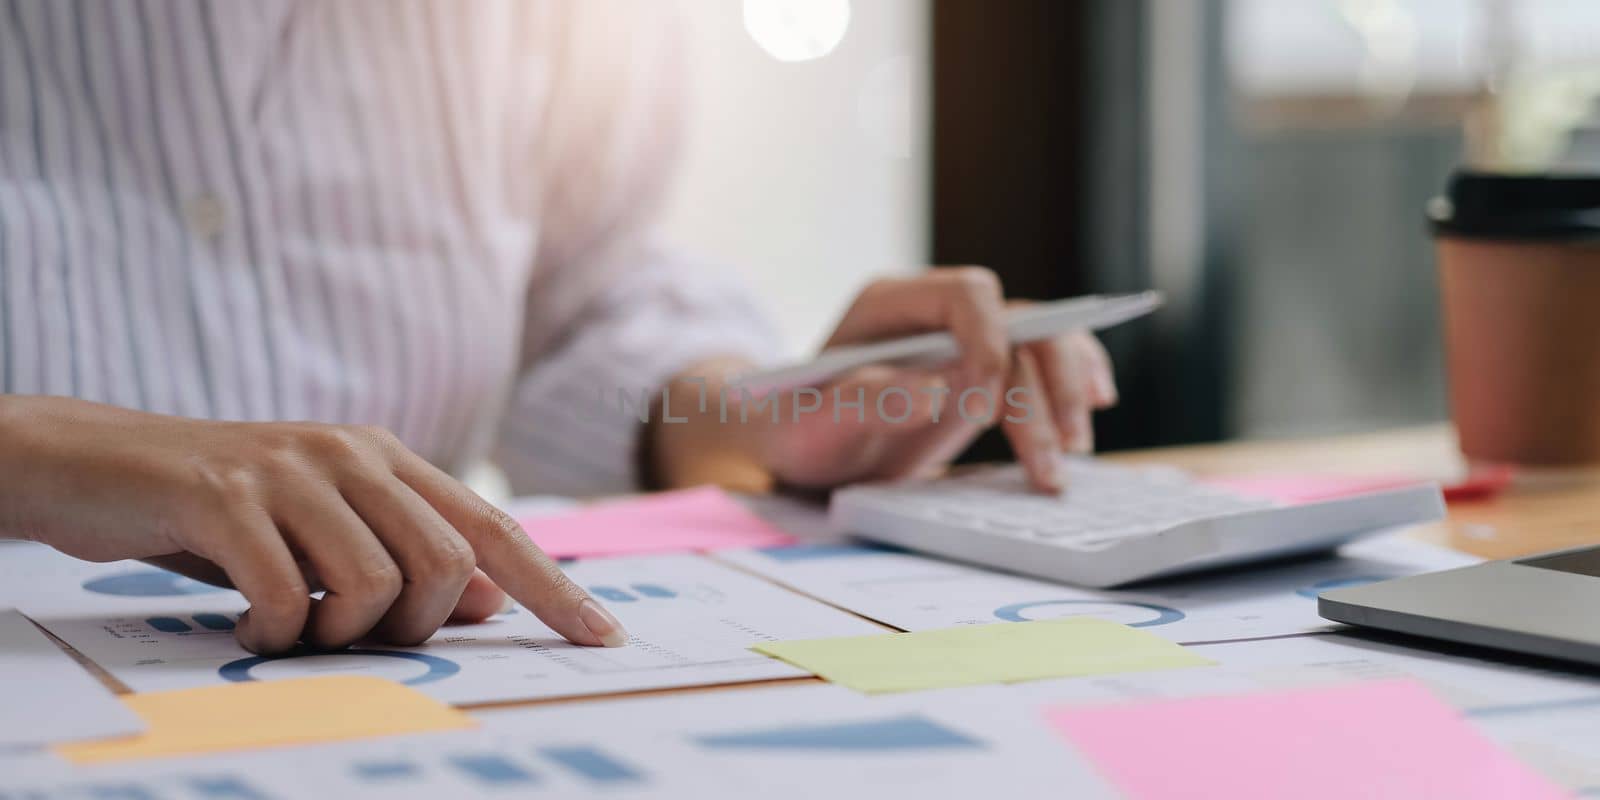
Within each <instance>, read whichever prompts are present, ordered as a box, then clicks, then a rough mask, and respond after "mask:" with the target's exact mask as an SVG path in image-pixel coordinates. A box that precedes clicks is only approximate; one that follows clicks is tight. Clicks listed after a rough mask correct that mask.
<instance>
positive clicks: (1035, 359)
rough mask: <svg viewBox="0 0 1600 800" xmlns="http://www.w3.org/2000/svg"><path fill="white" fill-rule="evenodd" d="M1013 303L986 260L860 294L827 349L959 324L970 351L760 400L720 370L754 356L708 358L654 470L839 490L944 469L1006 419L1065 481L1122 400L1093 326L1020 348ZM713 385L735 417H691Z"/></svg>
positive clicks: (672, 402)
mask: <svg viewBox="0 0 1600 800" xmlns="http://www.w3.org/2000/svg"><path fill="white" fill-rule="evenodd" d="M1007 306H1008V302H1007V301H1006V299H1005V298H1004V296H1003V293H1002V292H1001V287H1000V281H999V279H998V278H996V277H995V275H994V273H993V272H990V271H989V270H987V269H983V268H981V267H958V268H944V269H934V270H930V271H928V272H927V273H924V274H922V275H919V276H916V277H911V278H896V279H888V280H881V281H877V282H875V283H873V284H872V285H870V286H868V287H867V288H866V289H865V290H863V291H862V292H861V294H860V295H859V296H858V297H857V298H856V301H855V303H854V304H852V305H851V307H850V309H849V311H847V312H846V313H845V315H844V318H843V319H842V320H841V321H840V322H839V325H838V327H837V328H836V329H835V331H834V333H833V335H832V336H831V337H830V338H829V339H828V342H827V345H826V346H827V347H834V346H839V345H849V344H861V343H864V342H872V341H879V340H883V339H890V338H895V337H900V336H909V335H912V334H917V333H926V332H929V331H948V332H949V333H950V334H951V335H953V336H954V337H955V339H956V341H957V343H958V345H959V346H960V350H961V359H960V361H959V362H957V363H955V364H952V365H949V366H947V367H943V368H938V369H921V368H902V367H888V366H872V367H864V368H862V369H859V370H856V371H854V372H852V373H849V374H847V375H844V376H842V377H840V378H839V379H838V380H836V381H834V382H833V383H831V384H829V385H827V386H822V387H817V388H812V389H801V390H785V391H782V392H777V393H775V394H774V395H773V396H771V397H770V398H763V399H761V400H762V402H761V403H759V404H754V403H752V402H750V398H747V397H745V396H744V395H742V394H741V393H740V391H739V389H738V387H737V384H732V385H727V384H723V383H722V381H721V380H719V379H718V378H717V376H718V375H722V374H731V373H736V372H738V371H739V369H740V367H741V366H742V365H740V364H730V363H716V362H712V363H708V364H705V365H701V366H700V367H699V368H696V369H693V370H690V371H689V372H688V374H687V375H686V376H685V379H684V380H682V381H679V382H676V383H675V384H674V386H671V387H668V390H667V393H668V404H667V405H668V408H669V410H671V412H672V413H673V414H674V415H679V414H683V415H686V416H687V420H686V422H684V421H683V420H682V419H680V420H678V421H679V422H683V424H665V423H664V422H663V421H662V420H660V419H658V420H657V421H656V423H654V424H653V427H652V430H651V433H652V435H653V436H654V437H655V438H654V439H653V443H654V448H655V449H654V453H653V454H652V459H651V464H649V465H648V466H650V467H651V468H652V469H654V471H655V473H654V476H655V477H656V478H657V481H658V482H659V483H662V484H665V485H681V484H686V483H695V482H704V481H708V480H709V481H714V482H722V483H732V484H737V485H740V486H741V487H748V486H752V485H754V484H755V483H756V481H754V480H752V479H750V476H751V475H752V474H754V473H756V472H759V471H763V470H764V471H765V473H766V474H767V475H770V476H771V477H775V478H776V479H778V480H781V481H783V482H785V483H788V484H791V485H798V486H805V487H831V486H838V485H841V484H845V483H850V482H854V481H862V480H886V479H895V478H902V477H908V476H913V475H920V474H924V473H928V472H931V471H935V470H937V469H940V468H942V467H943V466H944V465H945V464H947V463H949V461H950V460H951V459H953V458H955V457H956V456H957V455H958V454H960V452H961V451H962V450H963V449H964V448H966V446H967V445H968V444H970V443H971V442H972V440H973V439H974V438H975V437H976V436H977V435H978V434H979V433H981V432H982V431H983V430H985V429H986V428H988V427H990V426H992V425H996V424H998V425H1000V426H1001V428H1002V429H1003V430H1004V431H1005V434H1006V437H1007V438H1008V439H1009V440H1010V442H1011V445H1012V447H1013V449H1014V450H1015V451H1016V454H1017V458H1018V460H1019V461H1021V462H1022V464H1023V467H1024V469H1025V470H1026V472H1027V474H1028V477H1029V480H1030V481H1031V482H1032V484H1033V485H1034V487H1035V488H1036V489H1038V490H1040V491H1047V492H1053V491H1058V490H1060V489H1061V488H1062V483H1061V480H1062V479H1061V476H1060V475H1058V474H1057V466H1058V458H1059V456H1060V455H1061V453H1062V452H1063V451H1069V452H1075V453H1086V452H1089V451H1090V450H1092V449H1093V447H1094V429H1093V427H1092V425H1091V423H1090V415H1091V413H1092V412H1094V411H1096V410H1099V409H1104V408H1108V407H1110V406H1112V405H1114V404H1115V403H1116V401H1117V390H1116V384H1115V382H1114V381H1113V379H1112V373H1111V362H1110V359H1109V358H1108V357H1107V356H1106V352H1105V349H1104V348H1102V347H1101V346H1100V343H1099V341H1098V340H1096V339H1095V338H1094V337H1093V336H1091V335H1089V334H1088V333H1082V332H1079V333H1072V334H1068V335H1066V336H1062V337H1059V338H1055V339H1047V340H1042V341H1038V342H1032V343H1029V344H1026V345H1023V346H1021V347H1017V348H1012V347H1011V346H1010V344H1009V343H1008V342H1007V338H1006V332H1005V310H1006V308H1007ZM702 378H705V379H706V380H704V381H702ZM691 383H692V384H693V386H690V384H691ZM708 384H709V386H710V387H711V388H712V391H713V392H720V393H721V394H725V395H726V396H727V397H729V398H731V399H732V400H733V401H734V402H733V404H732V406H730V407H731V408H733V409H734V410H733V411H731V412H730V413H728V414H727V415H723V414H721V411H720V408H719V407H718V403H712V404H711V406H712V408H711V409H710V412H711V413H698V414H696V413H691V412H692V411H693V410H694V409H696V408H698V402H699V400H700V399H701V398H704V397H705V393H706V391H707V386H708ZM741 404H742V406H743V409H739V408H738V406H739V405H741ZM741 411H742V413H741ZM741 464H743V465H745V468H743V469H741V468H740V465H741Z"/></svg>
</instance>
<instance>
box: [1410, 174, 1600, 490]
mask: <svg viewBox="0 0 1600 800" xmlns="http://www.w3.org/2000/svg"><path fill="white" fill-rule="evenodd" d="M1428 214H1429V217H1430V218H1431V220H1432V223H1433V231H1434V237H1435V241H1436V244H1437V249H1438V263H1439V284H1440V292H1441V295H1442V300H1443V307H1444V339H1445V350H1446V364H1447V367H1448V369H1449V379H1450V406H1451V416H1452V417H1453V418H1454V420H1455V424H1456V430H1457V433H1458V435H1459V437H1460V442H1461V451H1462V454H1463V455H1465V456H1466V457H1467V458H1468V459H1470V460H1473V461H1487V462H1502V463H1512V464H1525V465H1532V466H1578V465H1596V464H1600V175H1596V176H1593V177H1589V176H1577V175H1571V176H1511V175H1501V174H1491V173H1482V172H1458V173H1457V174H1455V175H1454V176H1452V177H1451V180H1450V185H1449V189H1448V191H1447V192H1446V193H1445V194H1444V195H1443V196H1441V197H1437V198H1435V199H1434V200H1433V201H1432V202H1431V203H1430V205H1429V209H1428Z"/></svg>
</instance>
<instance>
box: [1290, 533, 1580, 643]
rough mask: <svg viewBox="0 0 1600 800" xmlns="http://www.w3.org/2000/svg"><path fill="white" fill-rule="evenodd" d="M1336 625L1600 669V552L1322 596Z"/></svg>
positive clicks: (1568, 553)
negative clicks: (1445, 641)
mask: <svg viewBox="0 0 1600 800" xmlns="http://www.w3.org/2000/svg"><path fill="white" fill-rule="evenodd" d="M1317 611H1318V613H1320V614H1321V615H1322V616H1323V617H1325V618H1327V619H1331V620H1333V621H1335V622H1344V623H1348V624H1350V625H1359V626H1363V627H1368V628H1378V629H1381V630H1386V631H1394V632H1397V633H1405V634H1412V635H1415V636H1426V637H1428V638H1432V639H1443V640H1447V641H1451V642H1460V643H1463V644H1472V645H1479V646H1483V647H1492V648H1496V649H1500V650H1509V651H1513V652H1517V653H1525V654H1530V655H1540V656H1548V657H1551V658H1559V659H1566V660H1569V661H1579V662H1583V663H1586V664H1591V665H1596V666H1600V546H1587V547H1580V548H1575V549H1571V550H1560V551H1557V552H1554V553H1545V554H1542V555H1536V556H1529V557H1526V558H1513V559H1507V560H1505V561H1491V562H1488V563H1486V564H1478V565H1475V566H1471V567H1462V568H1460V569H1452V570H1445V571H1443V572H1433V573H1429V574H1426V575H1415V576H1412V577H1409V578H1399V579H1396V580H1390V581H1383V582H1381V583H1371V584H1366V585H1364V586H1354V587H1346V588H1342V589H1333V590H1330V591H1326V592H1323V593H1322V594H1321V595H1320V596H1319V597H1318V599H1317Z"/></svg>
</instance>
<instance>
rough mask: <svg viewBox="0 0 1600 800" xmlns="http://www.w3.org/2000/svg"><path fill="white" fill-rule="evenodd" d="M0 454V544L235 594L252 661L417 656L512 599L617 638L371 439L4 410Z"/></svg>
mask: <svg viewBox="0 0 1600 800" xmlns="http://www.w3.org/2000/svg"><path fill="white" fill-rule="evenodd" d="M0 440H3V441H5V442H6V443H7V447H6V448H3V449H0V481H3V482H4V483H5V484H6V486H7V487H8V489H7V491H6V492H4V493H3V501H4V502H3V506H0V535H5V536H11V537H17V538H28V539H34V540H37V541H40V542H43V543H45V544H49V545H51V546H53V547H55V548H56V549H58V550H61V551H63V552H66V553H68V554H69V555H73V556H77V557H79V558H85V559H89V560H93V561H111V560H116V559H127V558H137V559H145V560H148V561H151V562H153V563H158V564H160V565H161V566H164V567H167V568H171V569H175V570H178V571H180V572H183V573H185V574H188V575H189V576H191V577H194V578H197V579H200V580H206V581H211V582H217V583H222V584H224V585H229V586H232V587H234V588H236V589H238V590H239V592H240V593H242V594H243V595H244V596H245V598H246V599H247V600H248V601H249V602H250V610H249V611H248V612H246V613H245V614H244V615H243V616H242V617H241V618H240V620H239V624H238V625H237V626H236V628H235V629H234V633H235V635H236V636H237V637H238V640H239V643H240V644H241V645H243V646H244V647H245V648H247V649H249V650H251V651H253V652H256V653H262V654H273V653H281V652H284V651H286V650H289V649H291V648H293V647H295V646H296V645H298V644H302V643H303V644H305V645H308V646H312V647H317V648H341V647H345V646H348V645H350V644H352V643H354V642H356V641H358V640H361V639H364V638H369V637H371V638H376V639H379V640H382V641H385V642H389V643H392V644H401V645H411V644H419V643H421V642H422V641H424V640H426V639H427V638H428V637H429V636H431V635H433V633H434V631H435V630H437V629H438V628H439V626H440V625H443V624H444V623H445V621H447V620H449V619H457V620H469V621H476V620H481V619H483V618H485V617H487V616H489V615H491V614H493V613H495V612H496V611H498V610H499V609H500V608H501V607H502V606H503V605H504V603H505V595H506V594H509V595H510V596H511V597H512V598H514V599H515V600H516V601H517V602H519V603H521V604H522V605H523V606H525V607H526V608H527V609H528V610H529V611H531V612H533V613H534V614H535V615H536V616H538V617H539V619H541V620H543V621H544V623H545V624H546V625H548V626H550V627H551V628H552V629H553V630H555V631H556V632H557V633H559V634H561V635H562V636H564V637H566V638H567V639H568V640H570V641H572V642H574V643H577V644H585V645H613V646H614V645H620V644H622V643H624V642H625V641H626V638H627V634H626V633H625V632H624V630H623V628H622V626H621V624H620V623H618V622H617V620H616V618H615V617H613V616H612V615H611V614H610V613H609V612H607V611H606V610H605V609H604V608H603V607H602V606H600V605H599V603H597V602H596V601H595V600H594V599H593V598H591V597H589V596H588V594H587V593H585V592H584V591H583V589H581V588H579V587H578V586H577V585H576V584H574V583H573V582H572V581H571V580H568V579H567V577H566V576H565V575H564V574H562V572H561V570H560V568H559V567H557V566H556V565H555V563H554V562H552V561H551V560H550V559H549V558H548V557H546V556H545V554H544V553H543V552H542V551H541V550H540V549H539V548H538V546H537V545H535V544H534V543H533V541H532V540H530V539H529V538H528V536H527V534H526V533H524V532H523V530H522V528H521V527H520V526H519V525H517V523H516V522H514V521H513V520H512V519H511V518H510V517H508V516H506V515H505V514H504V513H503V512H501V511H499V510H498V509H496V508H494V507H493V506H491V505H489V504H488V503H486V502H485V501H483V500H482V499H481V498H479V497H478V496H477V495H476V494H474V493H473V492H472V491H471V490H470V489H467V488H466V487H465V486H463V485H461V484H460V483H459V482H457V481H456V480H455V479H453V478H451V477H450V476H448V475H446V474H445V473H443V472H441V471H440V470H439V469H438V468H436V467H434V466H433V465H432V464H429V463H428V462H427V461H425V460H423V459H422V458H420V457H418V456H417V455H416V454H414V453H412V452H411V451H410V450H408V449H407V448H406V447H405V446H404V445H402V444H401V443H400V442H399V441H398V440H397V439H395V437H394V436H392V435H391V434H389V433H388V432H386V431H384V430H381V429H377V428H362V427H351V426H338V425H321V424H310V423H240V422H211V421H202V420H194V419H183V418H178V417H167V416H161V415H156V414H147V413H143V412H137V411H129V410H125V409H119V408H114V407H111V406H105V405H99V404H96V403H88V402H83V401H79V400H72V399H68V398H59V397H24V396H5V397H0ZM502 590H503V591H502ZM319 591H320V592H322V596H321V597H320V598H315V597H313V596H312V595H313V593H314V592H319Z"/></svg>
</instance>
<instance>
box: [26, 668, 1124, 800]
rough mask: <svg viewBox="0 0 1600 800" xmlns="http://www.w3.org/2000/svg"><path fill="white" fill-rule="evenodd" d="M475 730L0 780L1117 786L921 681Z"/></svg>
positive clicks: (253, 794) (985, 701) (1002, 791)
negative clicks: (886, 692)
mask: <svg viewBox="0 0 1600 800" xmlns="http://www.w3.org/2000/svg"><path fill="white" fill-rule="evenodd" d="M476 716H477V717H478V718H479V719H480V721H481V723H482V727H481V728H480V729H479V730H476V731H464V732H459V733H450V734H422V735H415V736H403V737H389V738H383V739H373V740H368V741H364V742H342V743H335V744H327V745H321V746H317V747H314V748H312V747H296V748H282V749H274V750H265V751H257V752H254V753H245V754H230V755H218V756H205V757H189V758H182V759H167V760H160V761H151V762H145V763H140V764H128V765H117V766H108V767H101V768H96V769H95V770H94V771H92V772H83V771H78V772H72V771H69V770H67V769H64V768H62V767H60V766H59V765H52V764H49V763H43V762H39V761H37V760H35V761H30V762H23V763H9V764H8V763H6V762H5V761H4V760H0V769H4V770H5V771H6V775H7V779H6V780H5V782H4V783H5V786H6V789H7V790H11V789H16V790H18V791H19V792H22V793H24V794H23V796H29V795H27V794H26V792H38V793H39V794H41V795H42V796H47V797H56V796H63V795H64V796H70V797H200V798H216V799H218V800H220V798H252V800H276V799H277V798H298V797H339V798H350V797H356V798H360V797H373V798H383V800H394V799H395V798H410V797H417V798H441V797H450V798H454V797H478V796H487V795H493V796H506V797H524V796H528V797H578V796H584V797H587V796H594V795H604V796H607V797H628V798H655V797H669V798H691V797H692V798H723V797H726V798H741V800H743V799H745V798H751V797H760V798H763V800H783V799H785V798H797V799H798V798H806V800H814V798H817V797H830V796H833V797H856V796H859V795H860V793H861V787H863V786H880V787H882V786H889V787H893V792H891V793H890V794H891V795H892V796H894V797H915V798H918V799H919V800H947V799H948V800H972V799H973V798H981V797H1071V798H1074V800H1102V799H1109V798H1113V797H1117V796H1118V795H1117V794H1116V793H1115V792H1114V791H1112V790H1111V789H1110V787H1109V786H1108V785H1107V784H1106V782H1105V781H1104V780H1103V779H1102V778H1100V777H1099V776H1098V775H1097V774H1096V773H1095V771H1094V769H1093V768H1092V767H1091V766H1090V765H1089V764H1088V763H1087V762H1086V761H1084V760H1083V759H1082V758H1079V757H1078V756H1076V755H1075V754H1074V753H1073V752H1072V751H1071V750H1070V749H1069V748H1067V747H1066V746H1065V745H1064V744H1063V743H1062V741H1061V740H1060V738H1059V737H1057V736H1056V735H1054V734H1053V732H1052V731H1051V730H1050V728H1049V726H1048V724H1047V721H1046V720H1045V718H1044V716H1043V714H1042V713H1040V709H1039V708H1038V707H1036V706H1032V705H1027V704H1020V703H1016V702H1007V701H1005V700H1004V699H1003V698H997V697H995V696H992V695H984V694H977V695H966V694H960V693H956V694H951V693H946V692H939V693H934V694H919V695H906V696H901V697H882V698H871V699H868V698H864V697H861V696H860V695H857V694H855V693H853V692H849V691H847V690H842V689H838V688H836V687H829V686H811V685H802V686H791V687H765V688H751V689H730V690H726V691H721V692H711V693H694V694H692V695H686V696H671V697H653V698H638V699H627V700H615V701H607V702H604V703H573V704H560V705H554V706H545V707H537V708H516V709H503V710H493V711H485V712H481V713H478V714H477V715H476Z"/></svg>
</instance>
